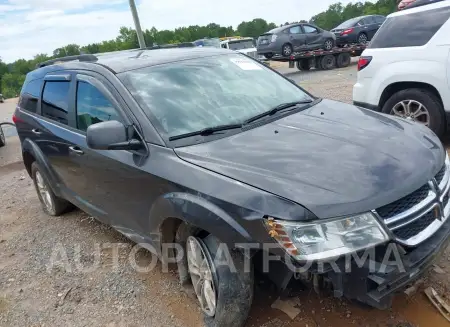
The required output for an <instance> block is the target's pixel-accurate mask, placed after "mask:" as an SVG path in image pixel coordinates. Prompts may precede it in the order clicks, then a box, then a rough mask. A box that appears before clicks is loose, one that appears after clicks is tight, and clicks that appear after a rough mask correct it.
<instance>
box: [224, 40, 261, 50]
mask: <svg viewBox="0 0 450 327" xmlns="http://www.w3.org/2000/svg"><path fill="white" fill-rule="evenodd" d="M228 46H229V48H230V49H231V50H242V49H251V48H254V47H255V45H254V43H253V40H242V41H230V42H228Z"/></svg>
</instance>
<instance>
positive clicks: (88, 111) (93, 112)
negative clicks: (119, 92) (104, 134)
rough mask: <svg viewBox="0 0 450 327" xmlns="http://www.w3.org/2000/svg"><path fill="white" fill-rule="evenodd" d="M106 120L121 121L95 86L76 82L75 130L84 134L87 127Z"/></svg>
mask: <svg viewBox="0 0 450 327" xmlns="http://www.w3.org/2000/svg"><path fill="white" fill-rule="evenodd" d="M108 120H118V121H121V119H120V115H119V114H118V113H117V111H116V109H115V108H114V107H113V105H112V104H111V102H110V101H109V100H108V99H107V98H106V97H105V96H104V95H103V94H102V93H101V92H100V91H99V90H98V89H97V88H96V87H95V86H93V85H91V84H89V83H86V82H78V88H77V128H78V129H79V130H81V131H84V132H85V131H86V130H87V128H88V127H89V126H91V125H93V124H97V123H101V122H104V121H108Z"/></svg>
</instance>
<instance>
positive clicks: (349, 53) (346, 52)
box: [270, 44, 366, 70]
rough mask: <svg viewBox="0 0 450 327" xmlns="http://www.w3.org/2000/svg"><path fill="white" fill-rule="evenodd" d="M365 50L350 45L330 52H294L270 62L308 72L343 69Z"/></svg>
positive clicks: (359, 45)
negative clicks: (279, 62)
mask: <svg viewBox="0 0 450 327" xmlns="http://www.w3.org/2000/svg"><path fill="white" fill-rule="evenodd" d="M365 48H366V45H365V44H352V45H350V46H346V47H342V48H338V47H335V48H333V49H331V50H330V51H325V50H313V51H303V52H295V53H294V54H292V55H290V56H289V57H283V56H274V57H272V58H271V59H270V60H271V61H281V62H289V68H294V67H297V68H298V69H299V70H310V69H311V68H315V69H323V70H329V69H334V68H343V67H347V66H348V65H350V62H351V57H354V56H359V55H360V54H361V53H362V52H363V50H364V49H365Z"/></svg>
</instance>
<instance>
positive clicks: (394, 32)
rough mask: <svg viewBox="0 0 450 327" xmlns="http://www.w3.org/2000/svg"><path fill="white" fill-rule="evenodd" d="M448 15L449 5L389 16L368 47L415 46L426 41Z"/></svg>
mask: <svg viewBox="0 0 450 327" xmlns="http://www.w3.org/2000/svg"><path fill="white" fill-rule="evenodd" d="M449 17H450V7H447V8H439V9H434V10H427V11H422V12H418V13H414V14H407V15H401V16H394V17H389V18H387V19H386V21H385V22H384V24H383V26H382V27H381V28H380V29H379V30H378V33H377V34H376V35H375V37H374V38H373V40H372V42H371V43H370V46H369V48H373V49H376V48H396V47H417V46H422V45H425V44H427V43H428V41H430V39H431V38H432V37H433V36H434V35H435V34H436V32H437V31H438V30H439V29H440V28H441V27H442V25H443V24H444V23H445V22H446V21H447V20H448V19H449Z"/></svg>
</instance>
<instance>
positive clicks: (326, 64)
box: [320, 55, 336, 70]
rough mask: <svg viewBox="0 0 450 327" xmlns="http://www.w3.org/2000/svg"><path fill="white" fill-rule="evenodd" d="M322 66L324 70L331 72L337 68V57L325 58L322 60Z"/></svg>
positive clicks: (327, 56)
mask: <svg viewBox="0 0 450 327" xmlns="http://www.w3.org/2000/svg"><path fill="white" fill-rule="evenodd" d="M320 66H321V67H322V69H323V70H330V69H333V68H335V67H336V57H335V56H333V55H326V56H323V57H322V59H321V60H320Z"/></svg>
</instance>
